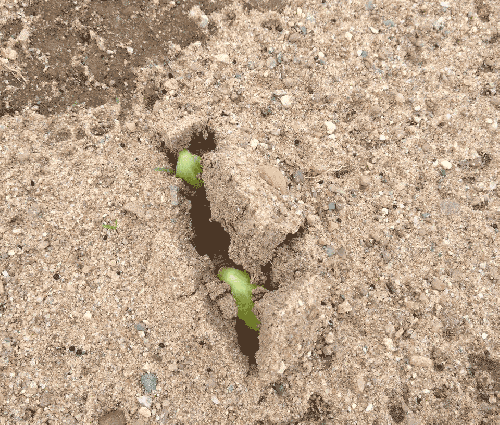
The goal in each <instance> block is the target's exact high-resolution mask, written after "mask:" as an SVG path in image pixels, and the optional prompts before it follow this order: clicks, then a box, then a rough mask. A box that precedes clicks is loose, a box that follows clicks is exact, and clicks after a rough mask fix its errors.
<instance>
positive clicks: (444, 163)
mask: <svg viewBox="0 0 500 425" xmlns="http://www.w3.org/2000/svg"><path fill="white" fill-rule="evenodd" d="M441 167H443V168H444V169H445V170H451V167H452V165H451V162H449V161H446V160H445V159H443V160H442V161H441Z"/></svg>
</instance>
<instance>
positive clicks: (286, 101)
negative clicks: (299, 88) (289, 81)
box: [280, 95, 292, 109]
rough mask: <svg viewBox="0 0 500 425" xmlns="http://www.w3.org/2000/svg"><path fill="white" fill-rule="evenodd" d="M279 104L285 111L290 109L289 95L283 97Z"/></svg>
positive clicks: (290, 99)
mask: <svg viewBox="0 0 500 425" xmlns="http://www.w3.org/2000/svg"><path fill="white" fill-rule="evenodd" d="M280 100H281V104H282V105H283V107H284V108H285V109H288V108H291V107H292V98H291V96H289V95H285V96H283V97H282V98H281V99H280Z"/></svg>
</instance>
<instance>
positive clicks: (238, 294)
mask: <svg viewBox="0 0 500 425" xmlns="http://www.w3.org/2000/svg"><path fill="white" fill-rule="evenodd" d="M217 277H218V278H219V279H220V280H222V281H223V282H226V283H227V284H228V285H229V286H230V287H231V293H232V295H233V297H234V300H235V301H236V305H237V306H238V317H239V318H240V319H241V320H243V321H244V322H245V324H246V325H247V326H248V327H249V328H250V329H253V330H255V331H257V332H258V331H259V325H260V322H259V319H257V317H255V314H254V312H253V311H252V308H253V301H252V289H254V288H256V287H257V285H254V284H251V283H250V276H249V275H248V273H247V272H245V271H241V270H237V269H233V268H223V269H221V270H220V271H219V274H218V275H217Z"/></svg>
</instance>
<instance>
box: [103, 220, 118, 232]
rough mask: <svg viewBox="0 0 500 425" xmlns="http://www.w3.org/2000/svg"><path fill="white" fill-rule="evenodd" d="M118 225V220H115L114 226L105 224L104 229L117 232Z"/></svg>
mask: <svg viewBox="0 0 500 425" xmlns="http://www.w3.org/2000/svg"><path fill="white" fill-rule="evenodd" d="M117 223H118V220H115V225H114V226H113V225H111V224H103V225H102V227H105V228H106V229H111V230H116V228H117V227H118V225H117Z"/></svg>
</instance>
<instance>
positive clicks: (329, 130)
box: [325, 121, 337, 134]
mask: <svg viewBox="0 0 500 425" xmlns="http://www.w3.org/2000/svg"><path fill="white" fill-rule="evenodd" d="M325 126H326V132H327V133H328V134H332V133H333V132H334V131H335V129H336V128H337V127H336V126H335V124H334V123H333V122H331V121H325Z"/></svg>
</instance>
